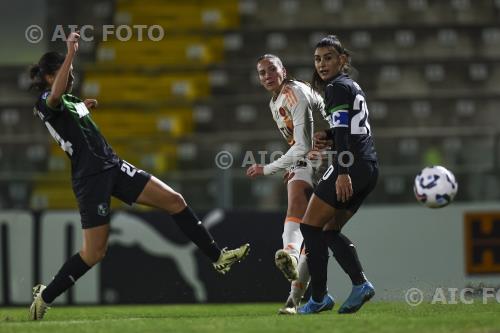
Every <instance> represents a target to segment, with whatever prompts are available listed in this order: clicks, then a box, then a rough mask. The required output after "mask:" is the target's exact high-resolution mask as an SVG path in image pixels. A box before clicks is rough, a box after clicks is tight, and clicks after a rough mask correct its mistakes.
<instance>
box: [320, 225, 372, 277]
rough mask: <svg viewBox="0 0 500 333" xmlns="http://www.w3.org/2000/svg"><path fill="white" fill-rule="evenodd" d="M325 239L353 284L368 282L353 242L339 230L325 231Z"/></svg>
mask: <svg viewBox="0 0 500 333" xmlns="http://www.w3.org/2000/svg"><path fill="white" fill-rule="evenodd" d="M324 233H325V239H326V242H327V244H328V246H329V247H330V249H331V250H332V251H333V256H334V257H335V259H337V262H338V263H339V265H340V267H342V269H343V270H344V272H346V273H347V275H349V278H350V279H351V281H352V284H353V285H360V284H362V283H364V282H366V277H365V274H364V273H363V267H361V263H360V262H359V258H358V253H357V252H356V248H355V247H354V245H353V244H352V242H351V241H350V240H349V238H347V237H346V236H344V235H343V234H342V233H340V232H339V231H334V230H328V231H325V232H324Z"/></svg>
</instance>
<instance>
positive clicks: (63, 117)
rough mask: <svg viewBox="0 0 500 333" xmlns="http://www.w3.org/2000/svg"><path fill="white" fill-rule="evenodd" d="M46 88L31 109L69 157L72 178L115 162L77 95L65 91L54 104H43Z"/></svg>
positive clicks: (116, 158)
mask: <svg viewBox="0 0 500 333" xmlns="http://www.w3.org/2000/svg"><path fill="white" fill-rule="evenodd" d="M49 94H50V91H46V92H44V93H42V94H41V95H40V98H39V99H38V101H37V103H36V105H35V113H36V114H37V115H38V116H39V117H40V119H41V120H42V121H43V122H44V123H45V126H47V128H48V130H49V132H50V134H51V135H52V137H53V138H54V139H55V140H56V141H57V143H58V144H59V146H60V147H61V148H62V150H64V151H65V152H66V154H67V155H68V156H69V158H70V159H71V173H72V177H73V178H81V177H85V176H90V175H93V174H97V173H99V172H101V171H103V170H106V169H109V168H112V167H114V166H117V165H118V162H119V158H118V156H117V155H116V154H115V152H114V151H113V149H112V148H111V146H110V145H109V144H108V143H107V142H106V139H104V137H103V136H102V134H101V132H100V131H99V129H98V127H97V125H96V124H95V123H94V122H93V121H92V118H91V117H90V112H89V110H88V109H87V107H86V106H85V104H84V103H83V101H82V100H81V99H79V98H78V97H76V96H73V95H70V94H65V95H63V96H62V98H61V104H60V105H59V107H57V108H51V107H50V106H48V104H47V97H48V96H49Z"/></svg>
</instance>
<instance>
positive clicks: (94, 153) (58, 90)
mask: <svg viewBox="0 0 500 333" xmlns="http://www.w3.org/2000/svg"><path fill="white" fill-rule="evenodd" d="M79 38H80V35H79V34H78V33H77V32H73V33H71V34H70V35H69V36H68V38H67V42H66V46H67V54H66V56H63V55H61V54H59V53H56V52H49V53H46V54H44V55H43V56H42V58H41V59H40V61H39V62H38V64H37V65H34V66H33V67H32V68H31V70H30V75H31V78H32V80H33V83H32V86H33V87H34V88H37V89H39V90H41V91H42V94H41V95H40V97H39V99H38V101H37V103H36V105H35V109H34V112H35V114H36V115H38V116H39V117H40V119H41V120H42V121H43V122H44V123H45V125H46V126H47V128H48V130H49V132H50V134H51V135H52V136H53V137H54V139H55V140H56V141H57V142H58V143H59V145H60V146H61V148H62V149H63V150H64V151H65V152H66V154H67V155H68V157H69V158H70V160H71V169H72V183H73V191H74V193H75V196H76V198H77V201H78V206H79V209H80V215H81V223H82V229H83V246H82V249H81V250H80V251H79V252H78V253H76V254H75V255H74V256H73V257H71V258H70V259H69V260H68V261H66V263H65V264H64V265H63V266H62V267H61V269H60V270H59V272H58V273H57V274H56V276H55V277H54V279H53V280H52V281H51V282H50V283H49V284H48V285H47V286H44V285H37V286H35V287H34V288H33V296H34V300H33V303H32V305H31V307H30V315H31V319H32V320H41V319H43V317H44V315H45V313H46V311H47V308H48V306H49V305H50V303H52V301H53V300H54V299H55V298H56V297H58V296H59V295H61V294H62V293H63V292H65V291H66V290H67V289H69V288H70V287H71V286H72V285H73V284H74V283H75V282H76V280H78V279H79V278H80V277H81V276H82V275H84V274H85V273H86V272H87V271H88V270H89V269H90V268H91V267H92V266H94V265H95V264H97V263H98V262H100V261H101V260H102V259H103V257H104V255H105V253H106V248H107V243H108V235H109V228H110V225H109V221H110V216H109V209H110V208H109V205H110V198H111V196H114V197H116V198H118V199H120V200H122V201H123V202H126V203H127V204H132V203H134V202H136V203H139V204H143V205H146V206H150V207H155V208H158V209H161V210H164V211H165V212H167V213H168V214H170V215H171V217H172V219H173V220H174V221H175V223H176V224H177V225H178V226H179V228H180V229H181V230H182V231H183V232H184V233H185V234H186V236H187V237H189V239H191V241H193V242H194V243H195V244H196V245H197V246H198V247H199V248H200V249H201V250H202V252H203V253H204V254H205V255H206V256H208V257H209V258H210V259H211V260H212V262H213V266H214V268H215V270H216V271H217V272H219V273H222V274H224V273H226V272H227V271H229V269H230V267H231V265H233V264H234V263H235V262H238V261H240V260H242V259H243V258H244V257H245V256H246V255H247V254H248V251H249V249H250V248H249V245H248V244H245V245H242V246H241V247H239V248H238V249H235V250H229V251H228V250H225V249H223V250H221V249H220V248H219V247H218V246H217V244H216V243H215V241H214V240H213V238H212V236H211V235H210V233H209V232H208V230H207V229H205V227H204V226H203V224H201V222H200V220H199V219H198V217H197V216H196V215H195V213H194V212H193V211H192V210H191V208H190V207H189V206H188V205H187V204H186V202H185V201H184V198H183V197H182V195H181V194H179V193H177V192H175V191H174V190H173V189H172V188H171V187H169V186H168V185H167V184H165V183H163V182H162V181H161V180H159V179H157V178H156V177H154V176H152V175H150V174H148V173H147V172H145V171H143V170H139V169H137V168H135V167H134V166H133V165H131V164H129V163H127V162H125V161H123V160H121V159H120V158H119V157H118V156H117V155H116V154H115V152H114V151H113V149H112V148H111V146H109V145H108V143H107V142H106V140H105V139H104V137H103V136H102V135H101V133H100V132H99V130H98V128H97V126H96V125H95V124H94V122H93V121H92V118H91V117H90V113H89V110H88V108H92V107H95V106H96V105H97V101H95V100H85V101H82V100H81V99H79V98H78V97H76V96H73V95H70V94H69V93H70V92H71V89H72V85H73V78H74V77H73V65H72V63H73V59H74V58H75V55H76V52H77V51H78V39H79Z"/></svg>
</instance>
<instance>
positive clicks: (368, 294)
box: [339, 281, 375, 313]
mask: <svg viewBox="0 0 500 333" xmlns="http://www.w3.org/2000/svg"><path fill="white" fill-rule="evenodd" d="M373 296H375V288H374V287H373V285H372V284H371V283H370V281H366V282H365V283H363V284H360V285H359V286H352V291H351V294H350V295H349V297H348V298H347V300H346V301H345V302H344V304H342V306H341V307H340V309H339V313H354V312H356V311H358V310H359V309H361V307H362V306H363V304H365V302H368V301H369V300H370V299H371V298H372V297H373Z"/></svg>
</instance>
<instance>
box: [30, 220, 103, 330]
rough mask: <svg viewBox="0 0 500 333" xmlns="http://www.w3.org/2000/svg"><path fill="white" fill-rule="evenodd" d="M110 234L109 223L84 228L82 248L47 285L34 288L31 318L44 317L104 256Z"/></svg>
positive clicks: (39, 318) (38, 318)
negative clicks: (54, 302) (56, 301)
mask: <svg viewBox="0 0 500 333" xmlns="http://www.w3.org/2000/svg"><path fill="white" fill-rule="evenodd" d="M108 235H109V224H105V225H101V226H98V227H94V228H89V229H84V230H83V247H82V250H81V251H80V252H79V253H77V254H75V255H73V256H72V257H71V258H69V259H68V261H66V263H64V265H63V266H62V267H61V268H60V270H59V272H57V274H56V276H55V277H54V279H53V280H52V281H51V282H50V283H49V284H48V285H47V286H45V285H42V284H39V285H37V286H35V287H34V288H33V303H32V304H31V307H30V319H31V320H41V319H43V317H44V316H45V313H46V311H47V309H48V308H49V306H50V304H51V303H52V302H53V301H54V300H55V299H56V298H57V297H58V296H59V295H61V294H62V293H64V292H65V291H66V290H68V289H69V288H71V287H72V286H73V285H74V284H75V283H76V281H77V280H78V279H79V278H80V277H82V276H83V275H84V274H85V273H86V272H87V271H88V270H90V269H91V268H92V267H93V266H94V265H95V264H97V263H98V262H100V261H101V260H102V259H103V258H104V255H105V253H106V248H107V241H108Z"/></svg>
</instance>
